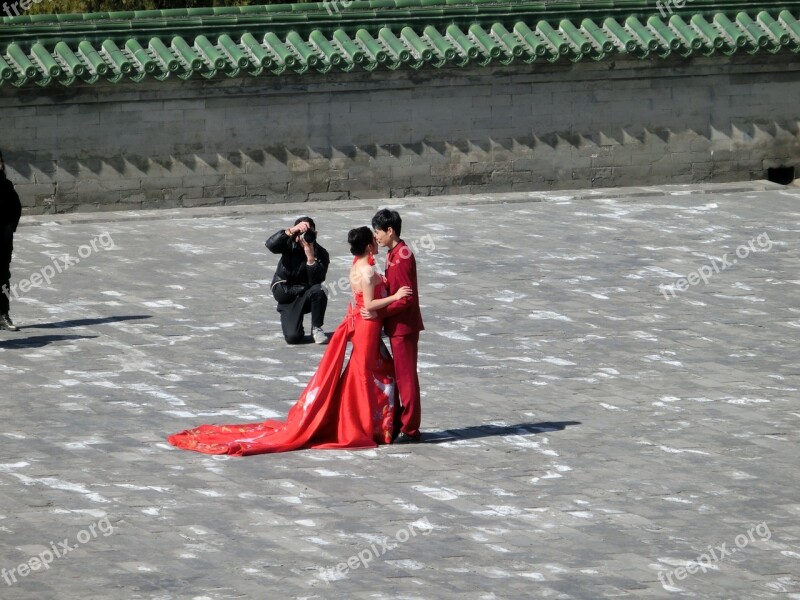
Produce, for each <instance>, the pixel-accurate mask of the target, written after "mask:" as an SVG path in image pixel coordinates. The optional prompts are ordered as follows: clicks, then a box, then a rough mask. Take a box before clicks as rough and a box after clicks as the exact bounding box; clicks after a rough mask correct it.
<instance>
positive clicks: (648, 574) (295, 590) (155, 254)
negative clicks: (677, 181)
mask: <svg viewBox="0 0 800 600" xmlns="http://www.w3.org/2000/svg"><path fill="white" fill-rule="evenodd" d="M798 199H800V190H798V189H797V188H780V187H778V186H773V185H770V184H765V183H758V182H756V183H753V184H742V183H731V184H723V185H703V186H670V187H665V188H656V187H648V188H628V189H626V188H620V189H616V190H606V191H603V192H598V191H585V190H584V191H577V192H576V191H564V192H553V193H542V192H531V193H524V192H520V193H509V194H502V195H496V196H492V195H487V194H481V195H475V196H468V195H464V196H449V197H446V198H435V197H432V198H413V197H412V198H402V199H391V200H379V199H378V200H367V199H363V200H345V201H340V202H336V204H335V206H334V205H331V204H330V203H327V204H326V203H325V201H324V200H323V199H322V198H320V200H319V201H317V202H313V201H312V202H309V203H308V204H306V205H304V206H303V207H302V208H303V211H304V212H305V211H307V212H308V213H309V214H312V215H313V216H314V217H315V219H316V221H317V223H318V226H319V228H320V239H321V241H322V243H323V244H324V245H325V246H326V247H327V248H328V250H329V251H330V253H331V256H332V259H333V262H332V265H331V270H330V276H329V282H332V281H336V280H338V279H339V278H340V277H343V276H345V275H346V272H347V267H348V264H349V262H350V258H349V256H348V253H347V247H346V244H345V241H344V240H345V238H346V233H347V230H348V229H350V228H351V227H353V226H357V225H360V224H368V223H369V220H370V217H371V215H372V214H373V212H374V210H375V209H376V208H377V207H379V206H384V205H386V204H389V205H392V206H398V207H399V210H400V211H401V213H402V214H403V216H404V233H405V235H404V237H405V238H406V240H407V241H409V242H417V260H418V264H419V271H420V288H421V289H420V295H421V299H422V304H423V314H424V317H425V320H426V325H427V331H426V332H425V333H424V334H423V335H422V341H421V347H420V354H421V355H420V360H421V364H420V378H421V383H422V389H423V395H424V397H423V406H424V416H423V429H424V431H425V436H426V443H423V444H419V445H416V446H413V447H391V446H386V447H381V448H379V449H377V450H371V451H353V452H345V451H317V452H313V451H302V452H294V453H289V454H282V455H276V456H257V457H249V458H245V459H228V458H214V457H208V456H203V455H197V454H192V453H188V452H182V451H178V450H175V449H173V448H171V447H170V446H169V445H168V444H167V443H166V441H165V436H166V435H167V434H169V433H172V432H176V431H179V430H181V429H184V428H187V427H191V426H194V425H198V424H200V423H203V422H223V421H225V422H235V421H249V420H260V419H265V418H273V417H280V416H282V415H285V413H286V411H287V410H288V409H289V408H290V407H291V405H292V403H293V401H294V399H295V398H296V397H297V395H298V394H299V392H300V391H301V390H302V388H303V387H304V385H305V382H306V381H307V380H308V377H309V376H310V375H311V374H312V373H313V370H314V368H315V366H316V364H317V362H318V361H319V359H320V357H321V355H322V351H323V349H321V348H320V347H318V346H315V345H305V346H299V347H292V348H287V347H286V346H285V345H284V344H283V342H282V337H281V335H280V330H279V321H278V318H277V317H278V315H277V313H276V312H275V310H274V302H273V300H272V298H271V296H270V293H269V282H270V279H271V276H272V272H273V269H274V260H273V258H272V256H271V255H269V254H267V253H266V251H265V249H264V247H263V242H264V239H265V238H266V236H267V235H269V234H270V233H271V232H272V231H273V230H276V229H278V228H279V227H284V226H285V225H287V224H288V223H290V222H292V221H293V219H294V218H295V217H296V216H297V214H298V212H297V211H298V210H299V207H297V206H287V205H283V204H274V205H269V206H263V205H262V206H246V207H241V206H239V207H203V208H197V209H185V210H181V211H177V210H167V211H161V212H159V211H137V212H128V213H104V214H94V215H92V214H74V215H56V216H52V217H48V216H44V217H35V218H30V217H26V218H25V219H24V222H23V224H22V226H21V227H20V229H19V231H18V233H17V237H16V240H15V259H14V263H13V265H12V283H15V284H17V285H19V283H20V281H21V280H22V279H25V278H29V277H30V276H31V275H32V274H34V273H37V272H40V271H41V269H42V268H43V267H45V266H46V265H51V264H53V258H54V257H58V256H62V255H64V254H67V253H68V254H70V255H73V256H77V255H78V252H79V248H81V246H86V245H87V244H88V245H90V244H91V242H92V240H95V241H97V240H102V239H106V240H108V239H113V242H114V247H113V249H110V250H104V249H103V248H101V247H98V249H97V250H95V251H92V252H91V253H90V254H89V255H88V256H85V257H84V258H81V260H80V262H79V263H78V264H74V265H72V266H70V267H69V268H68V269H67V270H65V271H63V272H61V273H57V274H55V275H54V276H53V277H52V279H51V282H50V283H49V284H45V285H42V286H39V287H32V288H31V289H29V290H28V291H27V292H25V293H21V292H20V293H19V295H20V297H19V298H18V299H17V298H13V297H12V315H13V316H14V318H15V320H16V321H17V322H18V323H19V324H20V325H21V326H22V327H23V329H22V331H20V332H19V333H10V332H5V331H3V332H0V382H1V383H2V388H1V389H2V390H3V393H2V401H0V419H2V425H0V448H2V455H0V530H1V531H2V534H3V545H2V549H1V550H0V569H2V568H5V569H6V571H5V572H3V573H5V574H9V573H10V572H11V569H17V570H15V571H14V572H13V573H14V577H16V582H13V581H12V582H11V585H8V582H7V581H5V580H3V579H2V578H0V590H1V592H0V597H2V598H3V599H4V600H5V599H9V600H17V599H33V598H35V599H37V600H39V599H43V600H49V599H51V598H52V599H59V600H60V599H62V598H66V599H73V598H89V599H94V598H98V599H100V598H102V599H113V600H116V599H120V600H122V599H124V600H130V599H145V598H147V599H158V600H173V599H183V598H187V599H189V598H193V599H204V600H205V599H210V600H221V599H227V598H254V599H258V600H261V599H263V598H273V597H280V598H296V599H300V598H305V599H309V600H310V599H328V598H331V599H332V598H353V599H362V598H363V599H370V600H375V599H383V598H386V599H388V598H392V599H393V600H394V599H401V600H402V599H424V600H428V599H432V600H438V599H448V600H449V599H451V598H459V599H461V598H464V599H476V600H477V599H481V600H482V599H487V600H488V599H496V598H510V599H515V600H516V599H520V600H522V599H528V598H553V599H564V600H573V599H580V600H582V599H587V600H589V599H591V600H595V599H598V598H658V599H661V598H685V597H687V598H689V597H693V598H714V599H716V598H720V599H724V598H731V599H732V598H744V597H747V598H787V599H792V598H794V599H797V598H800V577H798V575H797V573H799V572H800V570H799V568H798V564H800V563H798V560H800V527H798V526H797V525H796V523H797V518H798V516H800V500H798V494H797V489H798V485H797V484H798V481H797V469H796V466H795V465H796V459H797V442H798V436H797V423H798V415H800V409H798V407H797V397H798V388H800V370H799V369H798V366H797V365H798V350H797V335H798V329H800V309H798V308H797V303H796V301H795V298H796V296H797V294H796V292H795V290H796V288H797V286H798V285H800V278H798V276H797V269H798V266H799V265H800V253H799V252H798V243H799V242H800V234H798V230H797V227H796V223H797V222H798V217H799V216H800V211H798V208H797V206H798ZM762 233H767V234H768V235H769V238H770V240H771V242H772V247H771V248H770V249H769V250H766V249H762V250H761V251H759V252H752V251H751V252H750V253H749V254H748V256H747V257H746V258H742V259H741V260H739V261H738V262H737V263H736V264H735V265H732V266H731V267H730V268H728V269H725V270H723V271H721V272H719V273H715V274H713V276H712V277H710V278H709V280H708V282H707V283H706V284H704V283H702V282H700V283H699V284H698V285H694V286H690V287H689V288H688V289H687V290H685V291H683V292H678V293H676V295H675V297H673V298H669V299H666V298H665V297H664V295H663V294H662V293H661V291H660V290H659V285H660V284H665V285H669V284H674V283H675V281H676V280H677V279H678V278H679V277H685V276H687V275H688V274H689V273H691V272H693V271H697V269H699V268H701V267H703V266H704V265H708V264H710V260H711V257H720V256H722V255H723V254H725V253H726V252H727V253H729V255H732V253H735V251H736V248H737V247H738V246H740V245H741V244H746V243H747V242H748V241H749V240H751V239H753V238H754V237H755V236H758V235H759V234H762ZM101 236H103V237H101ZM18 289H19V288H18ZM347 302H348V297H347V295H346V293H342V291H341V290H337V292H336V293H333V292H332V293H331V295H330V303H329V310H328V316H327V323H326V326H327V328H328V329H333V328H334V327H335V325H336V324H337V322H338V320H339V319H340V318H341V316H342V315H343V314H344V312H345V310H346V305H347ZM106 519H107V520H106ZM421 523H422V524H425V525H427V524H429V525H430V527H431V529H430V530H424V531H423V530H422V529H419V527H421V525H420V524H421ZM412 524H417V526H418V529H417V530H416V534H415V535H410V534H409V535H408V537H407V539H405V537H406V534H408V532H409V531H410V529H409V528H410V527H413V525H412ZM101 525H102V526H103V527H108V528H111V527H113V531H111V533H110V534H109V535H104V533H103V531H109V529H104V530H101V529H100V527H101ZM757 526H761V529H758V530H756V529H755V528H756V527H757ZM90 528H93V529H92V530H90ZM765 528H768V535H767V530H766V529H765ZM92 531H94V534H92ZM401 532H406V533H405V534H404V533H401ZM748 532H753V535H752V537H747V536H748ZM758 532H761V534H759V533H758ZM742 535H744V536H745V537H744V538H742V537H737V536H742ZM398 536H400V538H403V539H402V540H401V541H398V540H399V538H398ZM743 539H744V540H745V541H746V543H743V546H742V547H740V548H739V547H737V540H738V542H742V540H743ZM61 541H66V542H67V543H69V544H71V545H73V546H75V548H74V549H72V550H70V551H69V552H68V553H67V554H66V555H64V556H63V557H60V558H54V560H53V561H52V562H51V563H50V564H49V565H48V567H49V568H47V569H43V568H40V569H39V570H37V571H32V572H30V573H28V574H26V575H25V576H22V575H21V574H20V572H19V570H18V567H19V565H21V564H23V563H26V562H29V561H30V559H31V557H34V556H36V555H40V554H41V553H43V552H45V551H47V550H48V548H51V543H52V544H53V545H55V546H56V547H57V546H58V543H59V542H61ZM84 542H85V543H84ZM385 542H392V547H391V548H389V547H388V546H387V547H386V549H385V551H384V550H382V548H383V546H382V544H381V543H385ZM722 544H726V547H727V548H728V549H734V548H735V549H736V552H735V553H733V554H731V555H729V556H725V557H722V558H720V559H719V560H713V561H712V562H711V564H710V567H709V568H708V569H707V572H705V573H704V572H702V571H698V572H696V573H694V574H690V575H688V576H686V577H685V578H683V579H680V580H679V579H678V578H677V576H676V575H675V573H676V571H675V570H676V569H678V568H686V567H688V566H691V565H692V564H693V562H692V561H695V560H699V557H701V555H703V554H704V553H708V552H709V547H712V548H715V547H718V546H720V545H722ZM376 552H377V554H376ZM359 554H361V555H362V556H363V557H364V560H367V559H369V560H368V561H367V564H366V565H364V564H362V563H361V562H358V567H357V568H351V569H348V572H347V573H346V574H345V575H343V576H341V577H340V578H338V577H337V578H335V579H333V580H331V581H329V582H326V581H325V580H324V578H322V577H321V576H320V573H321V569H324V570H330V569H333V570H335V569H336V567H337V565H338V564H339V563H346V562H347V561H348V559H351V557H355V558H352V560H353V561H354V564H355V561H359V558H358V556H359ZM373 555H374V556H373ZM23 571H24V569H23ZM325 572H330V571H325ZM659 573H661V577H659ZM681 573H682V572H681ZM5 574H2V573H0V577H5V576H6V575H5ZM667 574H669V575H670V576H671V577H672V580H673V581H672V584H669V583H665V581H667V579H666V576H667ZM8 576H9V578H10V577H11V575H8Z"/></svg>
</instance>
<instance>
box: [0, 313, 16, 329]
mask: <svg viewBox="0 0 800 600" xmlns="http://www.w3.org/2000/svg"><path fill="white" fill-rule="evenodd" d="M0 329H7V330H8V331H19V327H17V326H16V325H14V322H13V321H12V320H11V317H9V316H8V314H5V315H0Z"/></svg>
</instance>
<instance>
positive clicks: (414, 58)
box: [0, 0, 800, 87]
mask: <svg viewBox="0 0 800 600" xmlns="http://www.w3.org/2000/svg"><path fill="white" fill-rule="evenodd" d="M330 1H331V2H333V1H334V0H330ZM348 1H349V0H348ZM370 1H371V2H375V1H376V0H370ZM377 1H384V0H377ZM400 1H401V0H392V2H394V3H395V4H397V3H399V2H400ZM402 1H405V0H402ZM408 1H411V0H408ZM413 1H415V2H416V1H419V0H413ZM426 1H427V0H426ZM430 1H436V0H430ZM677 1H680V0H658V2H660V3H661V4H662V5H663V6H662V8H664V7H672V6H673V5H672V3H673V2H677ZM683 1H684V2H692V8H695V7H696V6H697V7H700V6H702V5H706V4H709V2H708V1H705V2H704V0H683ZM362 2H363V0H362ZM626 4H628V5H633V4H636V5H637V6H640V2H639V1H638V0H630V1H629V2H627V3H626ZM744 4H745V3H742V2H738V3H735V4H734V5H733V6H734V7H735V9H733V10H728V11H723V10H722V9H723V7H724V6H728V5H718V4H715V5H714V6H713V7H711V8H708V10H691V11H686V10H680V11H679V10H664V12H665V14H663V15H661V14H660V12H661V11H659V10H658V6H656V8H654V9H653V10H649V11H648V12H644V13H636V12H630V11H627V12H609V10H608V8H607V7H606V11H605V12H604V13H600V14H595V13H591V14H590V13H585V12H584V13H574V14H572V15H571V16H561V15H558V14H556V15H553V14H551V13H541V12H538V13H537V12H536V11H531V10H528V11H527V12H526V11H525V10H518V9H517V8H518V7H522V8H526V7H527V8H530V7H536V8H539V7H540V6H541V3H540V2H537V3H531V2H527V3H518V4H503V5H499V4H496V3H495V4H493V5H490V4H486V5H483V6H481V7H477V8H476V7H474V6H473V7H471V8H470V7H469V6H467V5H460V6H458V7H457V8H456V7H448V8H447V9H443V8H436V7H428V8H426V9H414V10H409V9H391V10H386V11H382V12H381V13H380V14H378V13H377V12H376V11H374V10H373V11H372V12H371V13H369V12H367V11H355V12H353V11H349V10H348V11H343V12H341V13H336V18H335V19H334V18H330V16H327V15H320V14H319V13H315V16H316V17H317V18H316V19H314V18H311V16H310V15H289V14H286V13H283V14H278V15H275V18H272V17H270V16H264V15H259V16H256V17H254V18H253V19H248V18H247V17H245V16H241V15H239V16H233V17H225V16H223V15H214V16H211V17H206V18H203V17H188V16H187V17H181V18H180V19H179V18H175V17H171V18H169V19H167V18H163V19H155V18H154V19H150V20H139V21H129V20H124V19H120V20H109V19H107V20H105V21H90V22H86V23H76V24H75V25H76V26H75V27H71V26H70V24H69V23H58V24H55V25H51V26H46V25H41V26H38V27H36V26H33V25H31V26H28V27H22V26H14V27H8V26H5V27H3V26H0V85H5V84H9V85H12V86H16V87H21V86H24V85H30V84H34V85H38V86H40V87H47V86H51V85H56V84H60V85H63V86H70V85H73V84H75V83H81V82H84V83H89V84H94V83H98V82H103V81H107V82H111V83H118V82H133V83H138V82H141V81H145V80H150V79H155V80H158V81H163V80H166V79H170V78H175V77H177V78H180V79H189V78H192V77H202V78H206V79H212V78H215V77H233V78H239V77H247V76H251V77H257V76H261V75H267V76H269V75H270V74H271V75H277V76H281V75H284V74H286V75H288V74H292V73H294V74H298V75H302V74H305V73H309V74H313V73H329V72H330V73H337V72H343V73H348V72H351V71H353V70H354V69H358V70H364V71H367V72H370V71H374V70H376V69H381V70H384V69H386V70H395V69H398V68H407V69H414V70H418V69H423V68H434V69H441V68H451V67H465V66H467V65H476V66H480V67H485V66H489V65H492V64H499V65H512V64H532V63H534V62H537V61H538V62H550V63H554V62H557V61H572V62H578V61H586V60H592V61H600V60H609V59H612V60H613V59H614V57H616V56H628V57H632V58H637V59H646V58H648V57H651V58H661V59H666V58H667V57H669V56H678V57H681V58H689V57H691V56H696V55H702V56H713V55H725V56H732V55H733V54H737V53H747V54H755V53H770V54H776V53H778V52H782V53H787V52H791V53H794V54H800V20H798V19H800V10H797V9H798V8H800V0H797V1H794V2H789V3H787V2H783V3H780V6H779V7H778V8H777V9H774V10H767V9H765V8H764V5H763V4H762V5H759V6H758V7H757V8H755V9H754V10H746V7H745V6H744ZM765 4H766V3H765ZM789 4H791V5H792V6H793V7H795V10H794V11H790V10H789V9H788V7H787V6H788V5H789ZM562 5H563V4H562ZM511 6H514V7H515V10H513V11H511V10H509V7H511ZM351 7H352V5H351ZM619 10H621V9H619ZM320 17H322V18H320Z"/></svg>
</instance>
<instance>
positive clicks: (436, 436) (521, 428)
mask: <svg viewBox="0 0 800 600" xmlns="http://www.w3.org/2000/svg"><path fill="white" fill-rule="evenodd" d="M580 424H581V422H580V421H546V422H543V423H518V424H516V425H474V426H472V427H464V428H463V429H448V430H446V431H437V432H426V433H424V434H423V436H422V441H423V442H424V443H426V444H442V443H444V442H453V441H458V440H471V439H474V438H482V437H492V436H495V435H525V434H528V433H546V432H548V431H563V430H564V429H566V428H567V427H570V426H573V425H580Z"/></svg>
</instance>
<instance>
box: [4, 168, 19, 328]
mask: <svg viewBox="0 0 800 600" xmlns="http://www.w3.org/2000/svg"><path fill="white" fill-rule="evenodd" d="M21 214H22V205H21V204H20V201H19V196H18V195H17V192H16V190H15V189H14V184H13V183H11V181H9V180H8V179H6V176H5V173H4V172H3V173H0V315H7V314H8V308H9V305H8V297H9V295H10V294H11V289H10V288H9V287H8V286H10V285H11V254H12V253H13V252H14V232H15V231H16V230H17V225H18V224H19V218H20V215H21ZM3 291H5V293H3Z"/></svg>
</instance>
